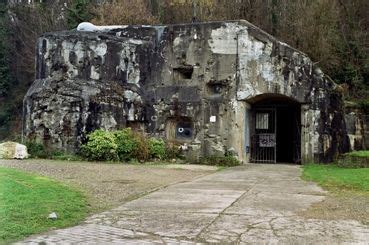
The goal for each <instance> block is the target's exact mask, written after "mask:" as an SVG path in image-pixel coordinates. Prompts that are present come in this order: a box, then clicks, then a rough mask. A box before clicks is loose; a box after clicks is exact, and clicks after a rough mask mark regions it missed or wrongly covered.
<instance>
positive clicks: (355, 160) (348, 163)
mask: <svg viewBox="0 0 369 245" xmlns="http://www.w3.org/2000/svg"><path fill="white" fill-rule="evenodd" d="M337 165H338V166H340V167H345V168H369V151H353V152H349V153H346V154H344V155H342V156H340V158H339V159H338V161H337Z"/></svg>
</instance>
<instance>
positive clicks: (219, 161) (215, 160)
mask: <svg viewBox="0 0 369 245" xmlns="http://www.w3.org/2000/svg"><path fill="white" fill-rule="evenodd" d="M199 164H204V165H213V166H225V167H233V166H238V165H241V162H240V161H239V160H238V159H237V158H236V157H234V156H230V155H228V156H207V157H202V158H200V161H199Z"/></svg>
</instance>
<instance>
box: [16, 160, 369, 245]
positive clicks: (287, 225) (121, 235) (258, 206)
mask: <svg viewBox="0 0 369 245" xmlns="http://www.w3.org/2000/svg"><path fill="white" fill-rule="evenodd" d="M300 174H301V170H300V168H299V166H292V165H250V166H248V167H237V168H231V169H227V170H225V171H221V172H217V173H215V174H211V175H208V176H205V177H201V178H199V179H196V180H194V181H191V182H186V183H181V184H176V185H173V186H169V187H168V188H165V189H162V190H159V191H157V192H154V193H151V194H149V195H147V196H145V197H142V198H139V199H136V200H134V201H131V202H128V203H125V204H123V205H122V206H120V207H118V208H115V209H113V210H110V211H107V212H103V213H100V214H96V215H93V216H91V217H89V218H88V219H87V220H86V221H85V222H83V224H81V225H79V226H76V227H71V228H67V229H62V230H55V231H51V232H49V233H46V234H44V235H39V236H33V237H30V238H28V239H26V240H24V241H22V242H19V243H18V244H38V243H39V242H46V243H47V244H76V243H84V244H115V243H117V244H119V243H120V244H123V243H124V244H146V243H147V244H194V243H223V244H224V243H234V244H255V243H256V244H317V243H319V244H353V243H356V244H367V242H368V241H369V226H368V225H364V224H361V223H359V222H358V221H355V220H336V221H330V220H319V219H305V218H303V217H300V216H298V212H299V211H302V210H305V209H307V208H309V206H310V205H312V204H313V203H316V202H319V201H321V200H323V199H324V198H325V194H326V192H325V191H323V190H322V189H320V188H319V187H317V186H316V184H314V183H310V182H306V181H302V180H301V179H300Z"/></svg>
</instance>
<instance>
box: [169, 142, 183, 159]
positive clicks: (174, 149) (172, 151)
mask: <svg viewBox="0 0 369 245" xmlns="http://www.w3.org/2000/svg"><path fill="white" fill-rule="evenodd" d="M166 152H167V153H166V156H167V159H176V158H179V159H183V158H184V156H183V155H182V154H181V149H180V146H179V145H178V144H176V143H173V142H167V144H166Z"/></svg>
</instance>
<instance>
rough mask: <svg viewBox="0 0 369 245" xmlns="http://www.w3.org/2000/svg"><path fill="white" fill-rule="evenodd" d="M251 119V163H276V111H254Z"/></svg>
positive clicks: (272, 109)
mask: <svg viewBox="0 0 369 245" xmlns="http://www.w3.org/2000/svg"><path fill="white" fill-rule="evenodd" d="M252 118H253V122H252V124H253V125H254V127H253V128H254V132H253V134H252V136H251V161H252V162H255V163H276V162H277V148H276V131H277V113H276V109H275V108H265V109H256V110H255V111H254V115H253V117H252Z"/></svg>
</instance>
